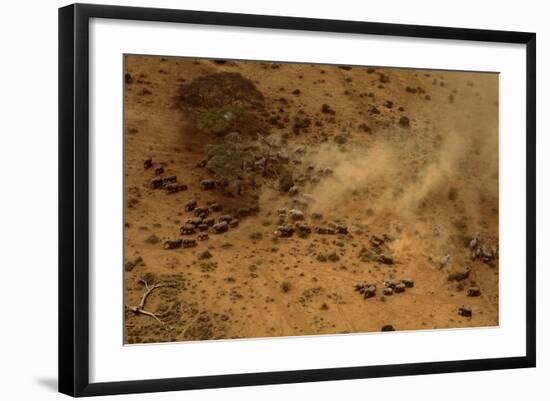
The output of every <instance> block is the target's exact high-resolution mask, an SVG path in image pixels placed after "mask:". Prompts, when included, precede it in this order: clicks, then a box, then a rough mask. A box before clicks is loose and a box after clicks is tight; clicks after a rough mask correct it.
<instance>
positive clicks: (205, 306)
mask: <svg viewBox="0 0 550 401" xmlns="http://www.w3.org/2000/svg"><path fill="white" fill-rule="evenodd" d="M535 79H536V77H535V34H534V33H523V32H507V31H487V30H473V29H463V28H444V27H432V26H414V25H396V24H386V23H370V22H358V21H336V20H320V19H308V18H294V17H281V16H263V15H243V14H231V13H216V12H202V11H183V10H167V9H150V8H134V7H115V6H100V5H85V4H77V5H70V6H67V7H64V8H61V9H60V10H59V113H60V114H59V188H60V189H59V216H60V218H59V232H60V237H59V390H60V391H61V392H63V393H66V394H69V395H72V396H92V395H104V394H120V393H136V392H153V391H170V390H185V389H201V388H214V387H229V386H249V385H261V384H277V383H292V382H310V381H322V380H343V379H358V378H371V377H383V376H397V375H418V374H431V373H440V372H462V371H476V370H488V369H511V368H527V367H532V366H535V221H536V218H535Z"/></svg>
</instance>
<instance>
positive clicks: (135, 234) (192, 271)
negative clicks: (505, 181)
mask: <svg viewBox="0 0 550 401" xmlns="http://www.w3.org/2000/svg"><path fill="white" fill-rule="evenodd" d="M224 71H226V72H237V73H240V74H241V75H242V76H244V77H245V78H247V79H250V80H251V81H252V82H253V83H254V84H255V85H256V87H257V89H258V90H259V91H260V92H261V93H263V96H264V102H265V109H266V118H267V120H268V121H269V119H270V118H271V120H273V125H269V129H268V131H267V132H263V134H265V135H266V136H269V138H271V139H272V140H273V141H274V142H277V143H284V144H285V147H286V149H288V151H289V156H290V159H291V162H290V164H289V166H291V168H292V169H293V171H294V175H295V177H299V176H303V177H306V178H304V179H303V181H302V182H300V183H299V184H297V185H298V187H299V191H300V192H299V195H298V196H297V197H292V196H289V195H287V194H281V193H280V192H279V191H277V190H276V188H274V187H273V186H272V185H269V182H267V181H265V180H264V181H265V182H261V184H262V185H260V186H259V187H258V189H257V190H256V191H257V192H255V193H254V194H255V196H256V197H257V199H258V208H259V210H258V212H257V213H256V214H253V215H251V216H248V217H245V218H242V219H240V223H239V226H238V227H237V228H234V229H233V228H231V229H229V231H228V232H226V233H224V234H220V235H216V234H212V233H209V239H208V240H206V241H198V243H197V246H195V247H191V248H181V249H175V250H166V249H164V247H163V242H164V241H165V240H170V239H177V238H182V236H180V234H179V233H180V227H181V226H182V225H184V223H185V221H186V220H187V219H188V218H189V217H192V213H191V212H187V211H185V209H184V206H185V204H186V202H187V201H189V200H191V199H195V200H196V201H197V203H198V205H199V206H206V205H207V204H208V203H209V202H216V203H219V204H221V205H223V207H224V211H222V212H220V213H216V214H214V215H215V216H217V217H219V215H221V214H223V213H224V212H225V211H227V210H230V209H231V208H237V207H244V206H250V204H249V200H250V199H251V198H247V197H243V198H238V197H237V198H227V197H225V196H223V194H222V193H221V192H220V191H218V190H210V191H204V190H202V189H201V187H200V182H201V180H203V179H209V178H212V177H211V174H209V172H208V171H207V169H205V168H204V167H203V166H201V165H200V163H201V161H202V160H204V159H205V149H204V145H205V144H207V143H214V142H215V141H219V140H220V139H219V138H217V137H216V136H215V135H210V134H204V133H201V132H197V129H196V122H194V121H192V119H190V118H189V117H188V115H186V113H183V112H182V110H181V109H180V108H179V107H177V106H176V101H175V99H176V97H177V96H178V86H179V85H181V84H186V83H189V82H192V81H193V79H195V78H197V77H202V76H205V75H207V74H212V73H218V72H224ZM126 73H127V74H128V76H127V84H126V86H125V88H126V89H125V133H124V134H125V171H124V173H125V203H126V210H125V246H126V248H125V259H126V262H127V265H126V272H125V297H126V299H125V302H126V304H128V305H136V304H138V303H139V300H140V298H141V296H142V294H143V292H144V287H143V285H142V283H140V281H139V280H141V279H144V280H146V281H147V282H148V283H152V282H159V281H168V282H173V283H175V284H176V287H174V288H172V287H166V288H159V289H158V290H155V292H153V293H152V294H151V295H150V296H149V298H148V300H147V304H146V306H145V309H146V310H148V311H151V312H154V313H155V314H156V315H157V316H159V318H160V319H161V320H162V321H163V322H165V324H162V323H159V322H157V321H156V320H155V319H152V318H150V317H148V316H145V315H142V314H134V313H131V312H129V313H127V319H126V336H125V339H126V342H127V343H142V342H163V341H187V340H198V339H218V338H250V337H270V336H293V335H312V334H329V333H349V332H367V331H380V329H381V327H383V326H384V325H392V326H393V327H394V328H395V329H397V330H411V329H437V328H454V327H474V326H475V327H479V326H494V325H497V324H498V76H497V75H495V74H481V73H465V72H442V71H426V70H406V69H390V68H366V67H353V68H338V67H336V66H323V65H308V64H305V65H302V64H270V63H256V62H232V61H228V62H218V63H216V62H213V61H210V60H194V59H184V58H161V57H141V56H130V57H127V59H126ZM282 99H284V100H282ZM323 105H328V106H329V110H328V111H327V109H326V108H325V111H323V108H324V107H325V106H323ZM274 116H281V117H280V118H278V119H274ZM306 117H307V118H309V119H310V121H311V123H310V125H309V126H308V127H306V128H303V129H301V128H295V126H294V125H295V124H296V123H295V121H297V120H296V118H298V119H303V118H306ZM277 124H278V125H277ZM297 131H298V132H297ZM296 150H297V151H298V152H296ZM149 158H151V159H152V163H153V166H152V167H151V168H148V169H145V168H144V160H146V159H149ZM160 166H162V167H163V168H164V172H163V173H162V176H163V177H168V176H170V175H175V176H176V177H177V182H178V183H181V184H185V185H186V186H187V189H186V190H182V191H181V192H178V193H175V194H171V195H167V194H166V193H165V191H163V190H155V189H151V188H150V187H149V185H150V180H151V179H152V178H153V177H154V173H153V171H154V170H155V169H156V168H158V167H160ZM309 166H312V168H311V171H313V172H314V173H316V172H318V171H319V172H320V173H319V174H320V175H315V174H314V173H310V172H309V170H308V167H309ZM325 168H330V169H331V172H330V174H327V176H323V175H322V174H321V173H322V169H325ZM313 176H315V177H320V178H319V179H311V177H313ZM260 181H261V180H260ZM303 196H306V197H307V199H308V202H309V203H308V208H307V210H305V214H306V221H305V224H308V225H310V226H321V227H328V226H330V224H332V223H340V224H344V225H345V226H346V227H347V229H348V231H349V234H331V235H323V234H318V233H311V234H309V235H307V236H304V237H305V238H301V237H300V236H298V235H293V236H292V237H290V238H280V237H277V236H276V235H274V232H275V231H276V230H277V227H278V226H279V223H278V222H277V219H278V216H277V209H278V208H283V207H284V208H286V209H287V210H288V209H290V208H291V206H290V205H291V204H292V202H293V200H294V199H302V197H303ZM315 213H319V216H320V217H319V216H318V218H314V217H313V216H314V215H315ZM475 236H477V237H479V241H480V243H481V244H483V247H484V250H486V251H487V249H489V248H491V250H492V251H494V250H493V248H495V250H496V251H497V252H496V255H495V257H491V258H489V257H487V258H486V259H487V260H485V263H484V261H483V257H478V258H476V259H475V260H472V259H471V251H470V249H469V248H468V246H467V245H468V242H469V240H470V239H471V238H472V237H475ZM373 237H376V238H385V239H384V244H383V247H384V250H385V251H384V252H386V253H387V254H388V255H391V257H392V259H393V262H394V263H393V264H385V263H381V262H380V261H376V260H370V259H369V260H367V259H366V258H363V259H362V258H361V252H362V249H363V248H368V249H372V248H373V245H372V244H373V243H372V239H373ZM193 238H194V237H193ZM480 249H481V248H480ZM205 250H208V251H209V254H210V256H208V255H207V256H205V254H203V253H204V251H205ZM445 254H450V255H451V258H450V262H449V263H448V265H446V266H445V267H444V268H443V269H441V270H440V266H439V264H440V259H441V257H442V256H443V255H445ZM330 255H333V256H330ZM334 255H336V256H334ZM323 257H325V258H327V257H328V259H327V260H326V261H322V260H323ZM128 262H129V263H128ZM467 268H469V269H471V271H470V275H469V277H468V278H466V279H465V280H462V281H460V282H457V281H449V280H448V276H449V274H450V273H453V272H461V271H464V270H465V269H467ZM404 278H410V279H413V280H414V287H412V288H406V291H405V292H403V293H398V294H393V295H391V296H382V294H383V288H384V281H385V280H390V279H393V280H401V279H404ZM361 282H367V283H374V284H376V285H377V291H376V296H375V297H373V298H369V299H363V297H362V296H361V295H360V294H359V293H358V292H356V291H354V285H355V284H357V283H361ZM470 287H479V288H480V290H481V296H476V297H470V296H468V295H467V290H468V289H469V288H470ZM461 305H468V306H470V307H471V308H472V311H473V315H472V317H463V316H460V315H459V314H458V313H457V309H458V307H459V306H461Z"/></svg>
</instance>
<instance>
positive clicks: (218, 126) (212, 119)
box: [197, 106, 244, 135]
mask: <svg viewBox="0 0 550 401" xmlns="http://www.w3.org/2000/svg"><path fill="white" fill-rule="evenodd" d="M243 113H244V110H243V109H242V108H240V107H237V106H224V107H219V108H214V109H210V110H207V111H203V112H201V113H199V114H198V116H197V128H198V129H199V130H200V131H203V132H207V133H210V134H216V135H220V134H224V133H226V132H229V131H231V130H232V129H235V128H236V127H237V123H238V121H239V119H240V118H241V117H242V116H243Z"/></svg>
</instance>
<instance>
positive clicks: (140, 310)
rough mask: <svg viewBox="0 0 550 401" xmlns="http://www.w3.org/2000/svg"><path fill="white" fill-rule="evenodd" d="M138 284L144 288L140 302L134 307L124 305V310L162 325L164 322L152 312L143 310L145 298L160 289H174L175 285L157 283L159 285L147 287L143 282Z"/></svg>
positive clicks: (145, 282)
mask: <svg viewBox="0 0 550 401" xmlns="http://www.w3.org/2000/svg"><path fill="white" fill-rule="evenodd" d="M140 282H141V283H143V285H144V287H145V292H144V293H143V295H142V296H141V301H140V303H139V305H136V306H130V305H125V306H126V310H128V311H130V312H133V313H135V314H141V315H145V316H149V317H152V318H153V319H155V320H156V321H157V322H159V323H162V324H164V322H163V321H162V320H160V319H159V317H158V316H157V315H156V314H154V313H153V312H149V311H146V310H145V309H144V308H145V302H147V298H148V297H149V295H151V293H152V292H153V291H154V290H155V289H157V288H160V287H175V286H176V283H168V282H159V283H156V284H153V285H152V286H149V284H148V283H147V281H145V280H140Z"/></svg>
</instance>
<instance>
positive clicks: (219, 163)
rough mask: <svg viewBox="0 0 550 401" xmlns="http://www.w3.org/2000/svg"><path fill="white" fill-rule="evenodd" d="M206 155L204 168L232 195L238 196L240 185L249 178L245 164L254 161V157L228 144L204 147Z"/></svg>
mask: <svg viewBox="0 0 550 401" xmlns="http://www.w3.org/2000/svg"><path fill="white" fill-rule="evenodd" d="M206 153H207V157H208V161H207V163H206V168H207V169H208V170H209V171H211V172H212V173H214V175H215V177H216V178H217V179H218V180H219V181H221V182H222V183H223V184H224V185H225V186H226V188H228V189H229V192H230V193H231V194H232V195H234V196H236V195H239V194H240V188H241V183H242V182H243V181H244V180H246V179H247V178H249V177H248V175H249V174H248V172H247V171H246V164H247V163H249V162H251V161H253V160H254V155H253V154H252V153H250V152H249V151H247V150H245V149H244V148H242V147H240V146H238V145H237V144H228V143H223V144H216V145H206Z"/></svg>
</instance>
